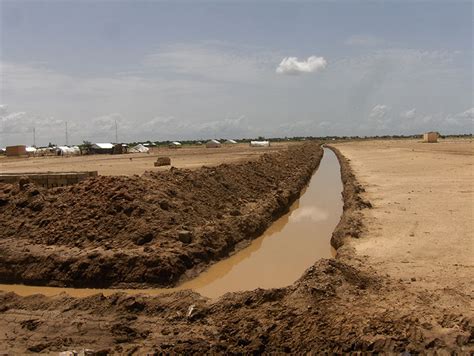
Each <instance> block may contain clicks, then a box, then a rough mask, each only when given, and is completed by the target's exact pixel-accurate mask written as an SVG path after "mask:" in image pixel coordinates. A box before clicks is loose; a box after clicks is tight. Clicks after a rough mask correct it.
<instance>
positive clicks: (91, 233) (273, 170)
mask: <svg viewBox="0 0 474 356" xmlns="http://www.w3.org/2000/svg"><path fill="white" fill-rule="evenodd" d="M321 157H322V149H321V147H320V145H319V144H316V143H310V144H304V145H298V146H292V147H290V148H289V149H288V150H285V151H282V152H278V153H273V154H264V155H263V156H262V157H260V159H259V160H257V161H249V162H247V163H242V164H233V165H227V164H222V165H220V166H217V167H212V168H210V167H203V168H201V169H199V170H195V171H191V170H185V169H171V170H170V171H166V172H148V173H146V174H144V175H143V176H140V177H139V176H134V177H97V178H91V179H89V180H86V181H84V182H81V183H79V184H77V185H74V186H69V187H64V188H55V189H50V190H45V189H41V188H38V187H35V186H33V185H29V184H27V183H25V182H23V184H21V185H22V187H18V186H13V185H0V281H2V282H4V283H18V282H20V283H26V284H38V285H41V284H42V285H53V286H75V287H110V286H112V287H133V286H138V285H142V286H143V285H149V286H171V285H173V284H175V283H176V282H177V281H178V280H179V279H180V278H182V277H183V275H184V274H185V273H186V274H190V275H191V274H192V273H195V272H197V271H199V270H200V269H202V268H205V266H207V265H209V264H210V263H212V262H213V261H216V260H219V259H221V258H224V257H225V256H228V254H229V253H231V252H232V251H233V250H235V249H236V248H237V249H238V248H239V247H240V246H241V245H243V244H245V243H246V242H248V241H249V240H251V239H253V238H255V237H257V236H259V235H260V234H261V233H263V231H265V229H266V228H267V227H268V226H269V225H270V224H271V223H272V221H273V220H275V219H276V218H278V217H279V216H281V215H282V214H283V213H284V212H286V211H287V209H288V208H289V206H290V205H291V203H292V202H293V201H294V200H295V199H296V198H297V197H298V196H299V193H300V191H301V190H302V188H303V187H304V186H305V184H306V183H307V182H308V180H309V179H310V177H311V175H312V173H313V172H314V170H315V169H316V168H317V167H318V165H319V162H320V160H321Z"/></svg>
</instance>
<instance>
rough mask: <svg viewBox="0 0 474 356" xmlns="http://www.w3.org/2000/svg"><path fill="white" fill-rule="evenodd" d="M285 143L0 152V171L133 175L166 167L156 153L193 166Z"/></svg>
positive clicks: (256, 153)
mask: <svg viewBox="0 0 474 356" xmlns="http://www.w3.org/2000/svg"><path fill="white" fill-rule="evenodd" d="M291 144H294V143H292V142H289V143H274V144H272V146H271V147H249V145H248V144H244V143H242V144H236V145H223V146H222V147H221V148H206V147H205V146H184V147H183V148H180V149H169V148H167V147H162V148H153V149H152V150H151V152H150V153H149V154H147V153H133V154H124V155H91V156H79V157H58V156H47V157H29V158H12V157H5V156H0V173H14V172H48V171H52V172H67V171H98V172H99V174H100V175H133V174H142V173H143V172H145V171H158V170H164V169H168V168H166V167H154V166H153V163H154V162H155V161H156V158H157V157H158V156H168V157H171V164H172V165H173V166H174V167H177V168H190V169H195V168H199V167H201V166H203V165H207V166H215V165H218V164H221V163H234V162H242V161H246V160H252V159H256V158H258V157H259V156H260V155H261V154H263V153H270V152H275V151H279V150H282V149H285V148H286V147H288V145H291Z"/></svg>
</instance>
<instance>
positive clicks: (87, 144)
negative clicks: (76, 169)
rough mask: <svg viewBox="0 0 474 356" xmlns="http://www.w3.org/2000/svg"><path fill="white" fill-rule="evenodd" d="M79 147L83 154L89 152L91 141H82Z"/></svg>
mask: <svg viewBox="0 0 474 356" xmlns="http://www.w3.org/2000/svg"><path fill="white" fill-rule="evenodd" d="M79 149H80V150H81V153H82V154H83V155H84V154H90V153H91V152H92V142H90V141H82V145H79Z"/></svg>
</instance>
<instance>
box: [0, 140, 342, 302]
mask: <svg viewBox="0 0 474 356" xmlns="http://www.w3.org/2000/svg"><path fill="white" fill-rule="evenodd" d="M341 191H342V182H341V176H340V168H339V162H338V161H337V158H336V156H335V154H334V153H333V152H332V151H331V150H329V149H327V148H325V149H324V156H323V159H322V160H321V164H320V166H319V169H318V170H317V171H316V173H315V174H314V175H313V177H312V178H311V180H310V182H309V184H308V186H307V187H306V189H305V191H304V192H302V195H301V197H300V198H299V199H298V200H297V201H296V202H295V203H294V204H293V205H292V206H291V207H290V210H289V212H288V213H287V214H285V215H284V216H282V217H281V218H280V219H278V220H277V221H275V222H274V223H273V224H272V225H271V226H270V228H268V229H267V230H266V231H265V233H264V234H263V235H262V236H260V237H259V238H257V239H255V240H253V241H252V242H251V243H250V245H249V246H248V247H246V248H244V249H243V250H241V251H239V252H237V253H235V254H234V255H232V256H230V257H229V258H227V259H225V260H223V261H219V262H217V263H215V264H214V265H212V266H210V267H209V268H208V269H207V270H206V271H204V272H202V273H201V274H200V275H198V276H197V277H196V278H194V279H192V280H190V281H187V282H185V283H183V284H181V285H179V286H177V287H176V288H161V289H130V290H129V289H126V290H124V289H88V288H56V287H37V286H25V285H7V284H0V290H4V291H12V292H15V293H17V294H19V295H31V294H38V293H40V294H44V295H49V296H51V295H57V294H59V293H62V292H65V293H67V294H69V295H71V296H74V297H85V296H89V295H93V294H97V293H103V294H104V295H110V294H113V293H116V292H120V291H121V292H126V293H133V294H139V293H143V294H149V295H156V294H162V293H169V292H173V291H178V290H183V289H192V290H194V291H196V292H199V293H200V294H202V295H204V296H207V297H210V298H216V297H219V296H221V295H223V294H225V293H227V292H235V291H243V290H253V289H256V288H277V287H285V286H288V285H290V284H292V283H293V282H295V281H296V280H297V279H298V278H299V277H300V276H301V275H302V274H303V272H304V271H305V270H306V269H307V268H308V267H310V266H311V265H312V264H313V263H314V262H315V261H316V260H318V259H320V258H329V257H331V256H332V254H333V251H332V250H331V245H330V239H331V234H332V232H333V231H334V229H335V227H336V225H337V223H338V222H339V219H340V217H341V214H342V206H343V202H342V197H341Z"/></svg>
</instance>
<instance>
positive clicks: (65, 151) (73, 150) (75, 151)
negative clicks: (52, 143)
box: [56, 146, 81, 156]
mask: <svg viewBox="0 0 474 356" xmlns="http://www.w3.org/2000/svg"><path fill="white" fill-rule="evenodd" d="M56 150H57V152H58V155H60V156H79V155H80V154H81V149H80V148H79V147H78V146H73V147H69V146H58V147H57V148H56Z"/></svg>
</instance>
